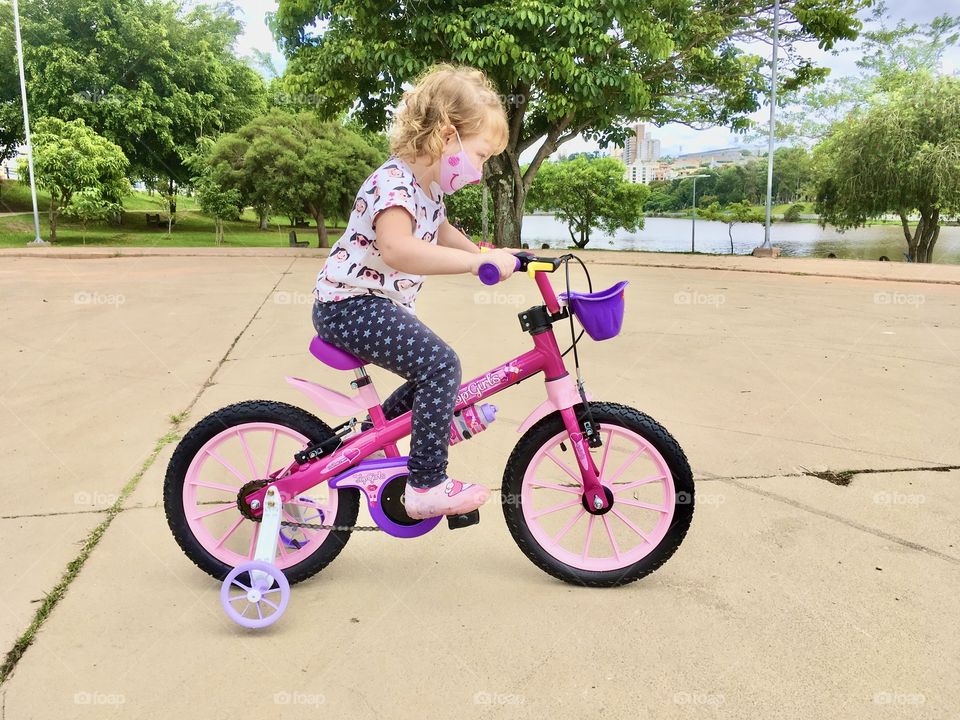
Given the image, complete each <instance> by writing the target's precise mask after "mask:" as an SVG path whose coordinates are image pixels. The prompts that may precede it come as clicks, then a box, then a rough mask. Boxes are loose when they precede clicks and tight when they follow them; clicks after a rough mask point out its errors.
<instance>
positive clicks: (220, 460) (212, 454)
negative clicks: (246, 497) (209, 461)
mask: <svg viewBox="0 0 960 720" xmlns="http://www.w3.org/2000/svg"><path fill="white" fill-rule="evenodd" d="M206 453H207V455H209V456H210V457H212V458H213V459H214V460H216V461H217V462H218V463H220V464H221V465H223V466H224V467H225V468H226V469H227V470H229V471H230V472H232V473H233V474H234V475H236V476H237V477H238V478H239V479H240V482H241V483H243V484H245V483H246V482H247V480H248V478H245V477H244V476H243V475H241V474H240V473H239V472H238V471H237V469H236V468H235V467H234V466H233V465H231V464H230V463H228V462H227V461H226V460H224V459H223V458H222V457H220V456H219V455H217V454H216V453H215V452H214V451H213V450H207V451H206Z"/></svg>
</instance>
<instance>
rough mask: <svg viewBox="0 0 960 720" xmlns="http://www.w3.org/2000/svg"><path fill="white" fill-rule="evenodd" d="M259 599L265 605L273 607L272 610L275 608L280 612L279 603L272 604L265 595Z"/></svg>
mask: <svg viewBox="0 0 960 720" xmlns="http://www.w3.org/2000/svg"><path fill="white" fill-rule="evenodd" d="M260 600H261V601H263V602H265V603H266V604H267V605H269V606H270V607H272V608H273V609H274V610H276V611H277V612H280V606H279V605H274V604H273V603H272V602H270V601H269V600H267V599H266V598H265V597H261V598H260Z"/></svg>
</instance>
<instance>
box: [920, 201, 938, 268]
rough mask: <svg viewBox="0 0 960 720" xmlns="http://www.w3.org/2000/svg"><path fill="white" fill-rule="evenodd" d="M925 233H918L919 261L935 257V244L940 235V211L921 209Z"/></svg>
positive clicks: (925, 261)
mask: <svg viewBox="0 0 960 720" xmlns="http://www.w3.org/2000/svg"><path fill="white" fill-rule="evenodd" d="M920 217H921V218H922V220H921V223H922V224H923V234H922V235H921V234H920V233H919V232H918V233H917V235H918V237H917V238H916V240H917V262H922V263H928V262H932V259H933V246H934V245H935V244H936V242H937V237H938V236H939V235H940V211H939V210H929V209H928V210H926V211H924V210H921V211H920Z"/></svg>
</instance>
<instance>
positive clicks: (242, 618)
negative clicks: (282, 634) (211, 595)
mask: <svg viewBox="0 0 960 720" xmlns="http://www.w3.org/2000/svg"><path fill="white" fill-rule="evenodd" d="M253 570H259V571H260V572H262V573H266V574H267V575H268V576H269V577H268V578H267V579H266V581H264V580H263V578H260V579H259V581H258V580H257V579H255V578H254V575H253V573H252V572H251V571H253ZM244 573H247V579H248V581H249V583H250V584H249V585H247V584H245V583H242V582H240V581H239V580H238V579H237V578H238V577H240V576H241V575H243V574H244ZM238 590H239V591H240V593H239V594H237V591H238ZM289 602H290V583H288V582H287V578H286V576H285V575H284V574H283V571H282V570H280V569H279V568H278V567H276V566H275V565H272V564H270V563H266V562H261V561H260V560H253V561H251V562H245V563H243V564H242V565H237V566H236V567H235V568H234V569H233V570H231V571H230V573H229V574H228V575H227V577H225V578H224V580H223V585H222V586H221V587H220V604H221V605H223V609H224V611H225V612H226V613H227V616H228V617H229V618H230V619H231V620H233V621H234V622H235V623H237V624H238V625H242V626H243V627H245V628H251V629H259V628H265V627H267V626H268V625H272V624H273V623H275V622H276V621H277V620H279V619H280V616H281V615H283V611H284V610H286V609H287V603H289ZM251 607H253V612H251V611H250V608H251ZM248 613H249V616H248Z"/></svg>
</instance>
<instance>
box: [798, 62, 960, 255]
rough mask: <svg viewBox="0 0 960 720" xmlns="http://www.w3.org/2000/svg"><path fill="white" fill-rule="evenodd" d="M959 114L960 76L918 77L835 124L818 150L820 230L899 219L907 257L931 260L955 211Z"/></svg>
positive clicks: (959, 209)
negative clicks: (915, 218) (891, 217)
mask: <svg viewBox="0 0 960 720" xmlns="http://www.w3.org/2000/svg"><path fill="white" fill-rule="evenodd" d="M957 108H960V78H956V77H940V78H934V77H931V76H929V75H924V74H916V75H914V76H913V78H912V80H911V81H910V82H909V83H903V84H901V85H900V87H898V88H897V89H895V90H892V91H890V92H886V93H879V94H876V95H874V96H873V97H872V99H871V102H870V104H869V105H868V106H867V107H866V108H865V109H863V110H859V111H854V112H852V113H851V114H850V116H849V117H848V118H847V119H846V120H845V121H844V122H842V123H836V124H835V125H834V128H833V131H832V132H831V134H830V135H829V136H828V137H827V138H826V139H825V140H824V141H823V142H821V143H820V144H819V145H818V146H817V148H816V158H817V163H818V165H819V168H820V175H819V176H820V180H819V185H818V190H817V212H819V213H820V222H821V224H823V225H826V224H828V223H829V224H831V225H835V226H837V227H838V228H840V229H841V230H843V229H846V228H852V227H858V226H861V225H864V224H865V223H866V221H867V220H868V219H870V218H876V217H879V216H881V215H884V214H886V213H893V214H896V215H899V217H900V220H901V223H902V225H903V232H904V237H905V239H906V242H907V249H908V255H909V258H910V259H911V260H913V261H915V262H931V261H932V259H933V250H934V246H935V245H936V242H937V238H938V236H939V234H940V225H941V222H942V220H943V218H944V217H945V216H949V215H956V214H958V213H960V181H958V178H960V113H958V112H957ZM914 212H916V213H919V215H920V220H919V222H918V224H917V226H916V227H915V228H914V229H913V230H911V228H910V223H909V217H910V216H911V215H912V214H913V213H914Z"/></svg>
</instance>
